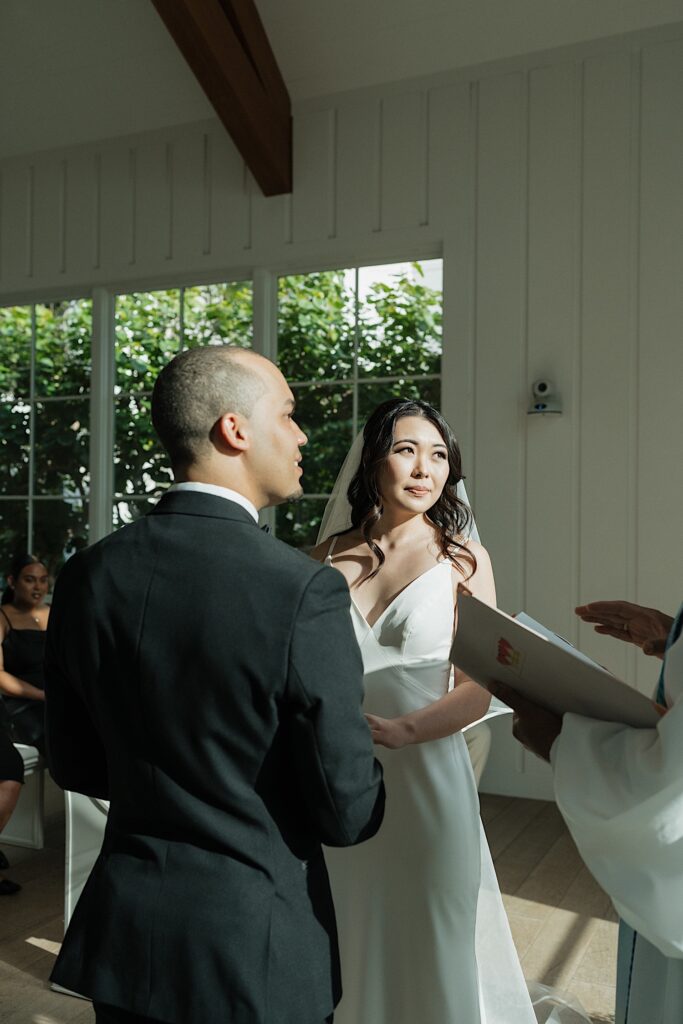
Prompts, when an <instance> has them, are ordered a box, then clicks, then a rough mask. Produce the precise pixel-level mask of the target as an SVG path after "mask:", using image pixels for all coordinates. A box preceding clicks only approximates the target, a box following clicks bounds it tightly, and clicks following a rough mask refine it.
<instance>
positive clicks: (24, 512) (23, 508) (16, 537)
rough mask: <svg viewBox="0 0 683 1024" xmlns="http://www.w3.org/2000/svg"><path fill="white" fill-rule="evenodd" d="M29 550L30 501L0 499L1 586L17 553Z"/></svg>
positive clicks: (0, 586)
mask: <svg viewBox="0 0 683 1024" xmlns="http://www.w3.org/2000/svg"><path fill="white" fill-rule="evenodd" d="M27 550H28V502H27V501H0V588H1V589H3V590H4V589H5V583H6V577H7V573H8V572H9V571H10V566H11V564H12V561H13V559H14V558H16V556H17V555H23V554H24V553H25V552H26V551H27Z"/></svg>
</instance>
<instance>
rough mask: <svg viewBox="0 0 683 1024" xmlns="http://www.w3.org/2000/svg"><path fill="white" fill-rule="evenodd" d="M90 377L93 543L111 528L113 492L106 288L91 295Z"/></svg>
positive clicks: (110, 308)
mask: <svg viewBox="0 0 683 1024" xmlns="http://www.w3.org/2000/svg"><path fill="white" fill-rule="evenodd" d="M91 345H92V349H91V355H92V375H91V379H90V500H89V507H88V525H89V535H90V542H91V543H93V542H94V541H97V540H100V539H101V538H102V537H104V536H106V534H108V533H110V532H111V529H112V494H113V491H114V401H115V400H114V379H115V361H114V296H113V295H112V294H111V292H109V291H107V289H106V288H94V289H93V295H92V342H91Z"/></svg>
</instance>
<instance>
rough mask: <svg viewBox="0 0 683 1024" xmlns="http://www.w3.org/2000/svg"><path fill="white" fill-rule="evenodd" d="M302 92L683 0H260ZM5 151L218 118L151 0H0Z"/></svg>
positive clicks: (615, 20) (546, 44)
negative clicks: (214, 115)
mask: <svg viewBox="0 0 683 1024" xmlns="http://www.w3.org/2000/svg"><path fill="white" fill-rule="evenodd" d="M256 3H257V6H258V8H259V11H260V13H261V17H262V19H263V22H264V24H265V27H266V30H267V32H268V35H269V37H270V40H271V44H272V46H273V49H274V51H275V55H276V57H277V60H278V62H279V65H280V68H281V70H282V73H283V75H284V78H285V81H286V82H287V85H288V87H289V90H290V93H291V96H292V98H293V99H294V100H297V99H303V98H306V97H311V96H320V95H325V94H328V93H335V92H341V91H346V90H350V89H356V88H360V87H363V86H369V85H376V84H380V83H382V82H389V81H397V80H402V79H407V78H413V77H416V76H421V75H429V74H432V73H435V72H439V71H447V70H450V69H453V68H458V67H464V66H468V65H473V64H479V63H482V62H485V61H491V60H497V59H500V58H504V57H512V56H516V55H519V54H522V53H528V52H533V51H534V50H544V49H550V48H552V47H556V46H563V45H565V44H570V43H578V42H582V41H585V40H588V39H595V38H600V37H604V36H609V35H615V34H618V33H620V32H630V31H633V30H636V29H641V28H648V27H653V26H655V25H663V24H668V23H673V22H677V21H682V20H683V0H335V2H333V0H256ZM0 54H1V56H0V158H2V157H7V156H12V155H18V154H24V153H30V152H36V151H40V150H45V149H53V148H56V147H61V146H65V145H74V144H78V143H83V142H90V141H93V140H96V139H105V138H110V137H113V136H118V135H124V134H128V133H132V132H138V131H145V130H150V129H155V128H163V127H167V126H169V125H173V124H182V123H185V122H189V121H195V120H201V119H204V118H208V117H212V116H213V110H212V108H211V106H210V105H209V103H208V100H207V99H206V98H205V96H204V94H203V92H202V91H201V89H200V87H199V85H198V84H197V83H196V81H195V79H194V78H193V76H192V74H191V73H190V71H189V69H188V67H187V65H186V64H185V62H184V60H183V58H182V57H181V55H180V54H179V53H178V51H177V50H176V48H175V46H174V44H173V41H172V40H171V38H170V36H169V35H168V33H167V31H166V29H165V28H164V26H163V24H162V22H161V20H160V18H159V16H158V15H157V13H156V11H155V10H154V8H153V6H152V4H151V2H150V0H0Z"/></svg>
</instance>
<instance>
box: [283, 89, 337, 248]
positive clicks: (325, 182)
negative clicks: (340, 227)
mask: <svg viewBox="0 0 683 1024" xmlns="http://www.w3.org/2000/svg"><path fill="white" fill-rule="evenodd" d="M334 127H335V112H334V109H333V108H332V109H329V110H317V111H314V112H312V113H309V114H306V115H305V116H303V117H299V118H296V120H295V121H294V168H293V169H294V191H293V194H292V215H293V224H292V238H293V241H294V242H309V241H319V240H322V239H325V238H330V237H332V235H333V232H334V228H335V218H334V210H335V196H334V192H333V188H334V165H335V153H334V148H335V145H334V144H335V132H334Z"/></svg>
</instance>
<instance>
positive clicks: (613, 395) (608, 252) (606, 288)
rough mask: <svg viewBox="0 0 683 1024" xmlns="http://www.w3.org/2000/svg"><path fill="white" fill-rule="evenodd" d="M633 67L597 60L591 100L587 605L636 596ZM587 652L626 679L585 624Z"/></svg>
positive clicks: (583, 565) (586, 148)
mask: <svg viewBox="0 0 683 1024" xmlns="http://www.w3.org/2000/svg"><path fill="white" fill-rule="evenodd" d="M630 79H631V63H630V58H629V56H628V54H614V55H610V56H608V57H600V58H596V59H593V60H589V61H587V62H586V64H585V68H584V76H583V81H584V96H583V111H584V113H583V119H584V134H583V220H582V235H583V255H582V281H581V294H582V322H581V421H580V435H581V480H580V529H581V558H580V588H579V594H578V598H579V601H581V602H584V601H591V600H592V601H595V600H599V599H601V598H609V597H620V596H624V597H626V596H633V595H628V565H629V562H630V560H631V559H632V558H633V557H634V551H633V543H632V538H631V536H630V531H629V511H628V506H629V500H630V486H629V465H630V463H631V461H632V460H633V458H634V455H635V453H634V452H633V450H632V448H631V428H630V423H631V418H632V417H633V416H634V415H635V412H636V410H635V409H632V408H629V397H630V387H631V373H632V358H631V354H632V350H633V345H634V344H635V340H636V339H635V331H634V328H635V325H634V323H633V320H632V308H633V307H632V304H631V301H630V289H631V283H632V282H631V250H632V245H633V243H634V238H633V232H632V225H631V223H630V218H631V208H632V176H633V173H634V168H633V166H632V163H631V155H632V148H633V140H632V137H631V130H632V113H631V81H630ZM579 637H580V643H581V647H582V649H583V650H585V651H586V653H588V654H591V655H592V656H593V657H595V658H596V659H597V660H598V661H600V662H601V664H604V665H607V666H608V667H609V668H611V669H612V670H613V671H614V672H616V673H617V674H618V675H620V676H621V677H622V678H623V677H624V676H625V675H626V673H627V667H628V666H627V651H626V649H625V648H624V647H622V646H621V645H619V644H615V643H614V641H612V640H609V639H606V638H604V637H600V636H598V635H597V634H596V633H595V632H594V630H593V629H592V628H591V627H588V626H585V625H581V627H580V634H579Z"/></svg>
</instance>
